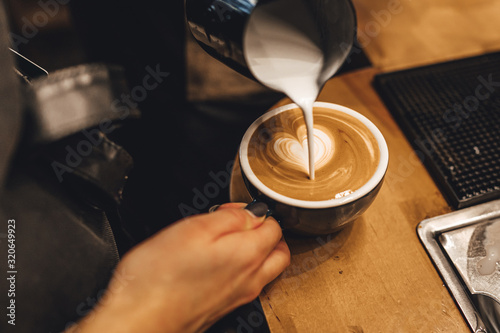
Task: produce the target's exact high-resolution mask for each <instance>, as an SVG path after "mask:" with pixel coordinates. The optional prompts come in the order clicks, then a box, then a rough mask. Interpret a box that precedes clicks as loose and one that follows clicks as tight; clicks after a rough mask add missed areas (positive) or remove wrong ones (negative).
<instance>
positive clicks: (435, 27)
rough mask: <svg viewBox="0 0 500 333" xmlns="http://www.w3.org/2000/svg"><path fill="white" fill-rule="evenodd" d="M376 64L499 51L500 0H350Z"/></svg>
mask: <svg viewBox="0 0 500 333" xmlns="http://www.w3.org/2000/svg"><path fill="white" fill-rule="evenodd" d="M352 1H353V3H354V7H355V9H356V14H357V18H358V40H359V43H360V45H361V49H362V50H363V51H364V52H365V53H366V54H367V56H368V58H369V59H370V61H371V62H372V64H373V66H374V67H377V68H380V69H382V70H384V71H386V70H394V69H402V68H408V67H414V66H417V65H423V64H430V63H435V62H440V61H445V60H451V59H457V58H461V57H465V56H472V55H477V54H481V53H485V52H491V51H498V50H500V37H499V31H500V20H499V19H498V18H499V17H500V1H496V0H439V1H433V0H418V1H416V0H352Z"/></svg>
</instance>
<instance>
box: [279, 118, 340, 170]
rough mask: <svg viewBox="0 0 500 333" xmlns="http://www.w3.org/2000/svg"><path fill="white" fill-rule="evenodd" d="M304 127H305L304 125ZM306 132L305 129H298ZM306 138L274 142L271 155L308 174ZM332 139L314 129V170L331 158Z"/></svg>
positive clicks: (282, 139) (284, 138)
mask: <svg viewBox="0 0 500 333" xmlns="http://www.w3.org/2000/svg"><path fill="white" fill-rule="evenodd" d="M304 127H305V125H304ZM300 131H301V132H302V131H306V129H300ZM307 147H308V141H307V136H304V137H301V138H292V137H283V138H278V139H276V141H275V142H274V147H273V153H275V154H276V155H277V157H278V158H281V159H282V160H284V161H287V162H288V163H291V164H294V165H296V166H297V167H298V168H300V167H302V168H303V170H304V172H309V169H308V168H309V154H308V148H307ZM333 149H334V148H333V138H332V137H330V136H328V134H326V133H325V132H323V131H322V130H320V129H316V128H315V129H314V152H315V156H314V166H315V168H316V169H319V168H321V167H322V166H323V165H325V164H326V163H327V162H328V161H329V160H330V159H331V158H332V156H333Z"/></svg>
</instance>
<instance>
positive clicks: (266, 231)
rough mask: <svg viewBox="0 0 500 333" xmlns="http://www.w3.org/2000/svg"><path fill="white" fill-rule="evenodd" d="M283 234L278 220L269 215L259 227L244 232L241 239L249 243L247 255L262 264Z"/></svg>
mask: <svg viewBox="0 0 500 333" xmlns="http://www.w3.org/2000/svg"><path fill="white" fill-rule="evenodd" d="M282 236H283V234H282V231H281V227H280V226H279V224H278V222H276V220H275V219H274V218H272V217H268V218H267V219H265V221H264V222H263V223H262V224H261V225H260V226H258V227H257V228H255V229H253V230H249V231H247V232H244V233H242V234H241V236H240V241H241V242H242V243H245V244H247V245H246V249H247V251H246V256H247V257H249V259H250V260H252V259H253V260H254V262H256V264H257V265H259V266H260V265H261V264H262V262H264V260H265V259H266V258H267V256H268V255H269V254H270V253H271V252H272V251H273V250H274V248H275V247H276V245H277V244H278V243H279V241H280V240H281V238H282Z"/></svg>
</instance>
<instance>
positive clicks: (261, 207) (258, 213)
mask: <svg viewBox="0 0 500 333" xmlns="http://www.w3.org/2000/svg"><path fill="white" fill-rule="evenodd" d="M245 209H246V210H247V211H248V212H250V213H251V214H252V215H253V216H255V217H263V216H266V214H267V212H268V211H269V207H267V205H266V204H265V203H263V202H251V203H249V204H248V205H247V206H246V207H245Z"/></svg>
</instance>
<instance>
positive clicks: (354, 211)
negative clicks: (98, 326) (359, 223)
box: [239, 102, 389, 235]
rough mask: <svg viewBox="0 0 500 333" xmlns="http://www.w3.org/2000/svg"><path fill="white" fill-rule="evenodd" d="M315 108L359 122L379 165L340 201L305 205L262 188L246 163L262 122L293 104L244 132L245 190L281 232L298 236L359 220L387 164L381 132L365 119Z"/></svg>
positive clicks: (332, 229)
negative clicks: (375, 148)
mask: <svg viewBox="0 0 500 333" xmlns="http://www.w3.org/2000/svg"><path fill="white" fill-rule="evenodd" d="M314 107H320V108H326V109H331V110H336V111H340V112H344V113H346V114H348V115H349V116H352V117H354V118H356V119H358V120H360V121H361V122H362V123H363V124H364V125H365V126H366V127H367V128H368V129H369V131H370V132H371V133H372V134H373V136H374V137H375V139H376V141H377V143H378V149H379V151H380V159H379V163H378V165H377V167H376V170H375V172H374V174H373V176H372V177H371V178H370V179H369V180H368V181H367V182H366V183H365V184H364V185H362V186H361V187H360V188H359V189H357V190H355V191H354V192H352V193H350V194H347V195H345V196H342V197H340V198H335V199H329V200H322V201H306V200H299V199H294V198H290V197H287V196H285V195H282V194H280V193H277V192H275V191H273V190H272V189H270V188H269V187H267V186H266V185H264V184H263V183H262V181H261V180H259V179H258V178H257V176H256V175H255V173H254V172H253V171H252V168H251V166H250V163H249V158H252V156H249V155H248V152H249V142H250V139H251V137H252V134H253V133H254V132H255V130H256V129H257V128H258V126H259V125H260V124H262V123H263V122H264V121H266V120H268V119H270V118H271V117H273V116H275V115H277V114H279V113H281V112H285V111H287V110H290V109H296V108H298V106H297V105H296V104H288V105H285V106H282V107H278V108H276V109H273V110H271V111H269V112H267V113H265V114H263V115H262V116H261V117H259V118H258V119H257V120H256V121H255V122H254V123H253V124H252V125H250V127H249V128H248V130H247V131H246V133H245V135H244V136H243V139H242V141H241V144H240V149H239V162H240V167H241V172H242V176H243V180H244V182H245V185H246V188H247V190H248V192H249V193H250V195H251V196H252V198H253V199H254V203H255V202H264V203H266V204H267V206H268V207H269V214H270V215H273V217H275V218H276V219H277V220H278V221H279V222H280V224H281V226H282V228H283V229H284V230H290V231H292V232H295V233H299V234H306V235H323V234H329V233H332V232H335V231H337V230H339V229H341V228H343V227H344V226H346V225H347V224H348V223H350V222H352V221H354V220H355V219H356V218H358V217H359V216H360V215H361V214H362V213H363V212H364V211H365V210H366V209H367V208H368V207H369V206H370V204H371V203H372V202H373V200H374V199H375V197H376V196H377V194H378V192H379V190H380V188H381V186H382V183H383V180H384V176H385V173H386V171H387V166H388V162H389V152H388V148H387V144H386V142H385V139H384V137H383V135H382V133H381V132H380V130H379V129H378V128H377V127H376V126H375V125H374V124H373V123H372V122H371V121H370V120H368V118H366V117H365V116H363V115H361V114H360V113H358V112H356V111H354V110H351V109H349V108H347V107H344V106H341V105H337V104H331V103H323V102H316V103H314Z"/></svg>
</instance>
